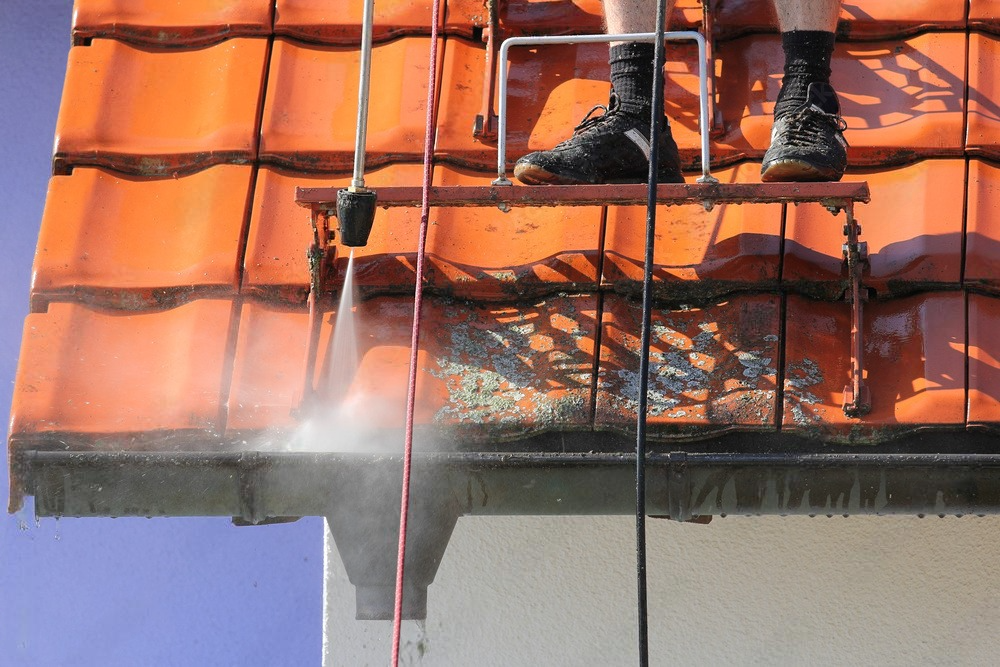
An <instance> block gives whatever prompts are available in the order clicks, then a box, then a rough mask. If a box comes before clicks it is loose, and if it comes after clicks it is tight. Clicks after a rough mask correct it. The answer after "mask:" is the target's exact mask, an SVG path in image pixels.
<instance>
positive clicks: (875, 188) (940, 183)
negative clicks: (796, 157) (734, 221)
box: [783, 160, 965, 298]
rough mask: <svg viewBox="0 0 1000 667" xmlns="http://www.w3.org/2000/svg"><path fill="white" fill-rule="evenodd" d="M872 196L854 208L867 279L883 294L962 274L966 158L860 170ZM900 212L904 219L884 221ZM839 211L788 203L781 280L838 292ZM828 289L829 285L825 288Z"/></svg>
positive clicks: (938, 284)
mask: <svg viewBox="0 0 1000 667" xmlns="http://www.w3.org/2000/svg"><path fill="white" fill-rule="evenodd" d="M858 177H859V178H864V179H865V180H866V181H868V186H869V187H870V188H871V191H872V201H871V203H870V204H866V205H863V206H859V207H858V208H857V210H856V211H855V214H856V215H857V218H858V220H859V221H860V223H861V227H862V230H863V231H862V239H863V240H864V241H865V242H866V243H867V244H868V252H869V264H870V267H869V270H868V272H867V273H866V277H865V285H867V286H868V287H871V288H874V289H875V290H876V291H877V292H878V295H879V297H880V298H884V297H889V296H894V295H899V294H907V293H911V292H914V291H917V290H926V289H935V288H937V289H940V288H943V287H957V286H958V285H959V283H960V282H961V269H962V226H963V212H964V208H965V160H925V161H923V162H918V163H917V164H913V165H910V166H907V167H900V168H895V169H887V170H883V171H878V172H870V173H865V174H864V175H863V176H861V175H859V176H858ZM894 219H904V220H906V224H905V225H902V224H886V221H887V220H894ZM842 222H843V217H842V216H841V217H839V218H833V217H832V216H830V214H829V213H828V212H826V211H824V210H823V209H822V208H821V207H818V206H798V207H792V208H789V210H788V218H787V222H786V230H787V231H786V235H785V266H784V274H783V277H784V280H785V281H786V282H788V283H790V284H793V285H796V288H797V289H799V290H802V291H804V292H807V293H812V294H822V293H826V294H827V295H828V296H830V297H833V298H836V297H837V296H838V295H839V294H840V291H841V290H843V285H842V284H841V280H842V276H841V274H842V273H843V266H842V265H843V261H844V258H843V251H842V245H843V237H842V236H841V235H840V227H841V224H842ZM831 289H832V290H833V291H832V292H828V291H827V290H831Z"/></svg>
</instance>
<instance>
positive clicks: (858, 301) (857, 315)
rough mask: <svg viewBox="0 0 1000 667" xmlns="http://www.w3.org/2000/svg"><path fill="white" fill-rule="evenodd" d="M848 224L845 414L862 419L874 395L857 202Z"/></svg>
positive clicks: (848, 209) (847, 208)
mask: <svg viewBox="0 0 1000 667" xmlns="http://www.w3.org/2000/svg"><path fill="white" fill-rule="evenodd" d="M844 212H845V214H846V215H847V221H846V222H845V223H844V235H845V236H846V237H847V242H846V243H845V244H844V247H843V252H844V264H845V266H846V269H847V279H848V282H849V286H848V291H847V295H846V297H847V301H848V303H850V304H851V374H850V384H848V385H847V386H846V387H844V414H846V415H847V416H848V417H862V416H864V415H866V414H868V412H869V411H871V407H872V406H871V393H870V391H869V389H868V385H867V384H866V383H865V379H864V337H863V331H864V311H863V304H864V302H865V301H866V300H867V299H868V290H867V289H866V288H865V287H864V285H862V284H861V280H862V277H863V275H864V271H865V269H866V268H867V266H868V244H867V243H866V242H864V241H859V240H858V238H859V237H860V235H861V225H859V224H858V221H857V220H856V219H855V217H854V202H853V201H848V202H846V204H845V205H844Z"/></svg>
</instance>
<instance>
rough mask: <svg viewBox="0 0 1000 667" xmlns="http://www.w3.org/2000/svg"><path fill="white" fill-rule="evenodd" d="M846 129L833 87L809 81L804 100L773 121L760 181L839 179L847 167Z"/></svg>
mask: <svg viewBox="0 0 1000 667" xmlns="http://www.w3.org/2000/svg"><path fill="white" fill-rule="evenodd" d="M846 129H847V123H845V122H844V119H843V118H841V117H840V101H839V100H838V99H837V93H836V92H834V90H833V87H831V86H830V84H828V83H811V84H809V89H808V92H807V93H806V101H805V103H804V104H803V105H802V106H800V107H799V108H798V109H795V110H794V111H789V112H788V113H786V114H785V115H783V116H781V117H780V118H778V119H776V120H775V121H774V127H773V128H772V129H771V146H770V148H768V149H767V152H766V153H764V162H763V163H762V164H761V165H760V178H761V180H762V181H765V182H772V181H839V180H840V178H841V177H842V176H843V175H844V169H846V168H847V140H846V139H844V130H846Z"/></svg>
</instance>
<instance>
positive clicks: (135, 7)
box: [73, 0, 274, 47]
mask: <svg viewBox="0 0 1000 667" xmlns="http://www.w3.org/2000/svg"><path fill="white" fill-rule="evenodd" d="M273 4H274V3H273V1H272V0H242V1H241V2H230V0H181V1H179V2H157V1H156V0H76V1H75V2H74V3H73V40H74V43H75V44H79V43H81V42H82V41H84V40H87V39H93V38H113V39H120V40H122V41H124V42H131V43H135V44H146V45H149V46H155V47H176V46H199V45H204V44H210V43H213V42H217V41H220V40H222V39H225V38H229V37H254V36H263V35H268V34H270V32H271V10H272V5H273Z"/></svg>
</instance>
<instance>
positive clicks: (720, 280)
mask: <svg viewBox="0 0 1000 667" xmlns="http://www.w3.org/2000/svg"><path fill="white" fill-rule="evenodd" d="M715 176H716V178H718V179H719V180H720V181H722V182H723V183H749V182H754V181H759V180H760V167H759V166H758V165H756V164H741V165H738V166H736V167H730V168H727V169H725V170H723V171H719V172H716V173H715ZM781 222H782V212H781V205H780V204H765V205H756V206H726V205H723V206H717V207H715V208H714V209H712V210H711V211H706V210H705V209H704V207H703V206H701V205H700V204H692V205H688V206H671V207H667V206H661V207H659V209H658V210H657V214H656V230H657V231H656V248H655V255H654V262H655V264H656V268H655V271H654V274H653V280H654V281H655V282H654V289H656V290H657V294H658V295H659V296H660V298H662V299H666V300H669V301H672V302H674V303H676V302H678V301H679V300H683V299H691V298H693V299H695V300H696V301H699V302H700V301H702V300H704V299H707V298H712V297H713V296H719V295H721V294H725V293H727V292H731V291H746V290H760V289H766V288H767V287H768V286H772V287H777V284H778V276H779V273H780V264H781V256H780V255H781V250H780V249H781ZM645 229H646V207H644V206H641V207H640V206H628V207H620V206H610V207H608V229H607V235H606V239H605V242H604V248H605V260H604V275H603V282H604V284H606V285H609V286H611V287H613V288H614V289H616V290H618V291H626V292H632V293H641V291H642V278H643V260H644V257H645Z"/></svg>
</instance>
